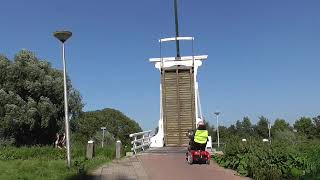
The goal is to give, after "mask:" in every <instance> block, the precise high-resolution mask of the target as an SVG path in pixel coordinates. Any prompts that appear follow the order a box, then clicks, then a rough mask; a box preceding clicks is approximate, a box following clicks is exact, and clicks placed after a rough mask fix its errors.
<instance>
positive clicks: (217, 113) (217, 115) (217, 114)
mask: <svg viewBox="0 0 320 180" xmlns="http://www.w3.org/2000/svg"><path fill="white" fill-rule="evenodd" d="M214 114H215V115H216V117H217V138H218V148H220V138H219V114H220V112H218V111H216V112H214Z"/></svg>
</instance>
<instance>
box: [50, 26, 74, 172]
mask: <svg viewBox="0 0 320 180" xmlns="http://www.w3.org/2000/svg"><path fill="white" fill-rule="evenodd" d="M53 35H54V36H55V37H56V38H57V39H59V40H60V41H61V42H62V62H63V87H64V116H65V131H66V145H67V164H68V167H69V168H70V167H71V154H70V153H71V151H70V134H69V112H68V94H67V65H66V61H65V47H64V43H65V42H66V40H67V39H69V38H70V37H71V36H72V33H71V32H70V31H56V32H54V33H53Z"/></svg>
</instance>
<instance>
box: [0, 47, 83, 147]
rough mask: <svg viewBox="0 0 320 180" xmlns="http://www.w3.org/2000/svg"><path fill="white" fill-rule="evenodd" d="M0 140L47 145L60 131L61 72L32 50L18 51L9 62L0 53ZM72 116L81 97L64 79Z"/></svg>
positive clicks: (62, 102)
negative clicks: (39, 57) (40, 58)
mask: <svg viewBox="0 0 320 180" xmlns="http://www.w3.org/2000/svg"><path fill="white" fill-rule="evenodd" d="M0 69H1V71H0V139H1V141H2V142H3V141H7V140H10V141H11V142H13V143H14V144H15V145H32V144H50V143H52V142H53V140H54V138H55V134H56V133H57V132H59V131H63V125H64V123H63V121H64V120H63V118H64V97H63V96H64V94H63V74H62V72H61V71H59V70H56V69H54V68H52V67H51V65H50V64H49V63H48V62H46V61H42V60H39V59H38V58H37V57H36V56H35V54H34V53H32V52H30V51H26V50H22V51H20V52H19V53H17V54H16V55H15V57H14V60H13V61H10V60H9V59H8V58H6V57H5V56H0ZM67 85H68V98H69V109H70V114H71V116H72V117H77V116H79V114H80V113H81V110H82V107H83V104H82V103H81V96H80V94H79V92H78V91H77V90H75V89H74V88H73V87H72V85H71V81H70V80H69V79H68V81H67Z"/></svg>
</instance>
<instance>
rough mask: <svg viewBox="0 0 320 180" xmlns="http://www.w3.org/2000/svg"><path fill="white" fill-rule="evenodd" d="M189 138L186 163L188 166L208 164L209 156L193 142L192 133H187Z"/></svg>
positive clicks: (203, 148)
mask: <svg viewBox="0 0 320 180" xmlns="http://www.w3.org/2000/svg"><path fill="white" fill-rule="evenodd" d="M188 136H189V138H190V142H189V147H188V152H187V153H186V161H187V162H188V164H190V165H191V164H210V159H211V154H210V153H209V152H208V151H206V150H205V147H201V146H199V145H198V144H196V143H195V142H194V141H193V131H191V132H188Z"/></svg>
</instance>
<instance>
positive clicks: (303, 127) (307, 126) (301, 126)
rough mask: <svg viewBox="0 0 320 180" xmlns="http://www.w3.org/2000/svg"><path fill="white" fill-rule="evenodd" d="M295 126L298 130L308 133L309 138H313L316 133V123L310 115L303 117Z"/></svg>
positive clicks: (301, 132) (304, 133)
mask: <svg viewBox="0 0 320 180" xmlns="http://www.w3.org/2000/svg"><path fill="white" fill-rule="evenodd" d="M293 127H294V128H295V129H296V130H297V131H298V133H300V134H303V135H306V136H307V137H308V138H312V136H313V135H314V134H315V125H314V124H313V122H312V120H311V118H308V117H301V118H300V119H299V120H297V121H296V122H295V123H294V125H293Z"/></svg>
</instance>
